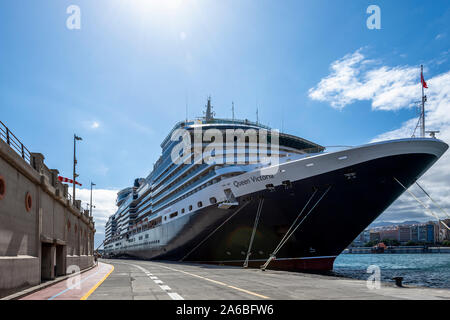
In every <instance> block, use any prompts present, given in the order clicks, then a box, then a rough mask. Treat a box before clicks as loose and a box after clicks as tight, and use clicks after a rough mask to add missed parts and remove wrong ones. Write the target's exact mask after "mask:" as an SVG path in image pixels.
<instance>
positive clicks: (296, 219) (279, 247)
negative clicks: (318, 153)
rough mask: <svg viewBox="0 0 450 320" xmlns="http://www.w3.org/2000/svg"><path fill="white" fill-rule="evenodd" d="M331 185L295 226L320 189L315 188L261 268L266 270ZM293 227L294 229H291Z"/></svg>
mask: <svg viewBox="0 0 450 320" xmlns="http://www.w3.org/2000/svg"><path fill="white" fill-rule="evenodd" d="M330 189H331V185H330V186H329V187H328V189H327V190H326V191H325V192H324V193H323V194H322V196H321V197H320V198H319V200H317V201H316V203H315V204H314V205H313V207H312V208H311V209H310V210H309V211H308V213H307V214H306V215H305V216H304V217H303V219H302V220H301V221H300V222H299V223H298V224H297V225H296V226H295V227H294V225H295V223H296V222H297V221H298V219H299V218H300V217H301V215H302V213H303V211H305V209H306V207H308V204H309V203H310V202H311V200H312V198H314V196H315V195H316V193H317V191H318V189H315V190H314V193H313V194H312V196H311V197H310V198H309V200H308V202H307V203H306V204H305V206H304V207H303V209H302V211H300V213H299V214H298V216H297V217H296V218H295V220H294V222H293V223H292V225H291V226H290V227H289V229H288V231H287V232H286V234H285V235H284V237H283V239H281V241H280V243H279V244H278V246H277V247H276V248H275V250H273V252H272V253H271V254H270V256H269V258H268V259H267V261H266V263H264V264H263V265H262V266H261V270H262V271H265V270H266V268H267V266H268V265H269V263H270V262H271V261H272V260H274V259H275V258H276V255H277V253H278V252H279V251H280V249H281V248H282V247H283V246H284V245H285V243H286V242H287V241H288V240H289V238H290V237H291V236H292V235H293V234H294V232H295V231H296V230H297V229H298V228H299V227H300V226H301V225H302V223H303V222H304V221H305V219H306V218H307V217H308V216H309V214H310V213H311V212H312V211H313V210H314V208H315V207H316V206H317V205H318V204H319V202H320V201H321V200H322V199H323V197H325V195H326V194H327V193H328V191H330ZM291 229H292V231H291Z"/></svg>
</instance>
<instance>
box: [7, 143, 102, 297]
mask: <svg viewBox="0 0 450 320" xmlns="http://www.w3.org/2000/svg"><path fill="white" fill-rule="evenodd" d="M58 174H59V172H58V170H50V169H48V168H47V167H46V165H45V164H44V156H43V155H42V154H39V153H31V156H30V163H28V162H27V161H25V160H24V159H23V158H22V157H21V156H20V155H19V154H17V153H16V152H15V151H14V150H13V149H12V148H11V147H10V146H9V145H8V144H7V143H5V142H4V141H2V140H1V139H0V297H3V296H6V295H9V294H12V293H14V292H16V291H18V290H21V289H23V288H26V287H30V286H33V285H37V284H39V283H41V282H42V281H45V280H51V279H54V278H55V277H57V276H61V275H65V274H67V272H70V273H71V272H72V271H77V269H79V270H83V269H85V268H88V267H90V266H92V265H93V263H94V258H93V251H94V233H95V225H94V222H93V220H92V218H91V217H90V216H89V212H88V211H82V210H81V202H80V201H76V202H75V205H74V204H72V202H71V201H70V200H69V194H68V186H67V185H64V184H62V183H61V182H59V181H58Z"/></svg>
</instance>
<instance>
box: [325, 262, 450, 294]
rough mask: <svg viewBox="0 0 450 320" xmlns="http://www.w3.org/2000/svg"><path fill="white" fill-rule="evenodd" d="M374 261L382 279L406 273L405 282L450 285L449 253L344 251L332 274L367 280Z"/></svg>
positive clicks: (436, 285)
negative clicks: (347, 252) (356, 252)
mask: <svg viewBox="0 0 450 320" xmlns="http://www.w3.org/2000/svg"><path fill="white" fill-rule="evenodd" d="M371 265H376V266H378V267H379V268H380V271H381V281H387V282H392V278H393V277H403V278H404V280H403V283H404V284H405V285H411V286H423V287H430V288H448V289H450V254H439V253H425V254H341V255H339V256H338V257H337V258H336V260H335V263H334V270H333V274H334V275H337V276H343V277H349V278H355V279H362V280H366V279H368V278H369V276H370V275H371V274H369V273H367V268H368V267H369V266H371Z"/></svg>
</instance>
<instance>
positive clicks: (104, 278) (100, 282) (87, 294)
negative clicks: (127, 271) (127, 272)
mask: <svg viewBox="0 0 450 320" xmlns="http://www.w3.org/2000/svg"><path fill="white" fill-rule="evenodd" d="M110 266H111V267H112V269H111V270H110V271H109V272H108V274H107V275H105V276H104V277H103V279H102V280H100V281H99V282H97V284H96V285H95V286H93V287H92V289H91V290H89V291H88V293H86V294H85V295H84V296H83V297H82V298H81V299H80V300H86V299H87V298H88V297H89V296H90V295H91V294H92V293H93V292H94V291H95V290H96V289H97V288H98V287H99V286H100V285H101V284H102V283H103V281H105V280H106V278H108V277H109V275H110V274H111V273H112V272H113V271H114V266H113V265H110Z"/></svg>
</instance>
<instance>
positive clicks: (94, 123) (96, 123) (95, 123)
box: [91, 121, 100, 129]
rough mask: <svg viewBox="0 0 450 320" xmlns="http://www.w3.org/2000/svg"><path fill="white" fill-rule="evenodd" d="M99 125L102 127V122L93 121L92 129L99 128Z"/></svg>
mask: <svg viewBox="0 0 450 320" xmlns="http://www.w3.org/2000/svg"><path fill="white" fill-rule="evenodd" d="M98 127H100V124H99V123H98V122H97V121H93V122H92V124H91V128H92V129H97V128H98Z"/></svg>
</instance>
